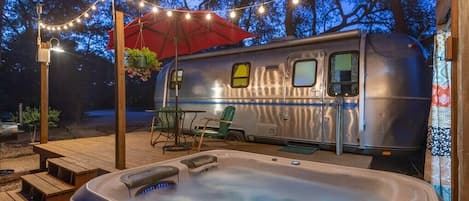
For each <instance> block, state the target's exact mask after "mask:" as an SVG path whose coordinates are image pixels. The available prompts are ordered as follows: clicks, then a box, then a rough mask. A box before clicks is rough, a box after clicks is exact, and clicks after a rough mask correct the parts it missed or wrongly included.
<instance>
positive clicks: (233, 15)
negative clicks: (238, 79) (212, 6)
mask: <svg viewBox="0 0 469 201" xmlns="http://www.w3.org/2000/svg"><path fill="white" fill-rule="evenodd" d="M235 17H236V11H234V10H232V11H231V12H230V18H231V19H234V18H235Z"/></svg>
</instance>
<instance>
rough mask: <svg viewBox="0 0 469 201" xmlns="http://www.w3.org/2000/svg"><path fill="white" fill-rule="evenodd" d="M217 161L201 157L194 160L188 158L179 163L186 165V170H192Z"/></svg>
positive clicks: (205, 156) (211, 157)
mask: <svg viewBox="0 0 469 201" xmlns="http://www.w3.org/2000/svg"><path fill="white" fill-rule="evenodd" d="M217 161H218V159H217V157H215V156H211V155H202V156H197V157H195V158H190V159H186V160H182V161H181V163H182V164H185V165H187V167H188V168H190V169H194V168H198V167H201V166H204V165H206V164H209V163H216V162H217Z"/></svg>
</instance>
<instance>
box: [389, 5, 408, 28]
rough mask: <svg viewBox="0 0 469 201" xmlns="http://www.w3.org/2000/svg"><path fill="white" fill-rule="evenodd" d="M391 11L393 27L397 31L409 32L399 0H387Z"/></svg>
mask: <svg viewBox="0 0 469 201" xmlns="http://www.w3.org/2000/svg"><path fill="white" fill-rule="evenodd" d="M389 2H390V3H391V11H392V15H393V18H394V22H395V29H396V32H398V33H405V34H408V33H409V28H408V26H407V22H406V19H405V14H404V9H403V6H402V2H401V0H389Z"/></svg>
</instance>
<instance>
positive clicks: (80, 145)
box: [33, 132, 371, 172]
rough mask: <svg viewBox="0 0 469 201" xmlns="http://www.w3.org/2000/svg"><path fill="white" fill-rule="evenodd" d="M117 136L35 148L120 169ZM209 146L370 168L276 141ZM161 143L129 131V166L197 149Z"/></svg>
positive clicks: (362, 159)
mask: <svg viewBox="0 0 469 201" xmlns="http://www.w3.org/2000/svg"><path fill="white" fill-rule="evenodd" d="M114 143H115V136H114V135H109V136H103V137H91V138H81V139H73V140H60V141H49V142H48V143H47V144H39V145H35V146H34V148H33V150H34V152H36V153H38V154H41V155H42V156H44V157H60V156H65V157H69V158H72V159H74V160H77V161H80V162H82V163H85V164H90V165H93V166H95V167H97V168H100V169H102V170H104V171H107V172H114V171H117V169H116V168H115V165H114V158H115V152H114V150H115V144H114ZM204 144H207V147H206V148H205V149H206V150H207V149H233V150H240V151H247V152H254V153H260V154H268V155H274V156H280V157H286V158H294V159H301V160H310V161H316V162H323V163H332V164H338V165H345V166H352V167H360V168H368V167H369V165H370V163H371V157H370V156H363V155H356V154H343V155H341V156H336V155H335V153H334V152H330V151H316V152H315V153H313V154H310V155H304V154H294V153H287V152H280V151H278V150H279V149H280V148H281V147H280V146H276V145H267V144H257V143H247V142H234V141H226V142H219V141H216V142H215V141H210V140H208V141H207V142H205V141H204ZM161 146H162V144H158V145H156V146H155V147H152V146H151V145H150V133H148V132H133V133H127V134H126V167H127V168H132V167H138V166H142V165H145V164H150V163H154V162H158V161H163V160H168V159H172V158H176V157H180V156H184V155H188V154H191V153H195V152H196V151H194V150H191V151H177V152H170V151H166V152H165V153H164V154H163V151H162V148H161Z"/></svg>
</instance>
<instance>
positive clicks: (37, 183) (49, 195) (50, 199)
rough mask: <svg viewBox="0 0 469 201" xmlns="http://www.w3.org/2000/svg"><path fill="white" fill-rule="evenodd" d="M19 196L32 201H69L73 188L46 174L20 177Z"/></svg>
mask: <svg viewBox="0 0 469 201" xmlns="http://www.w3.org/2000/svg"><path fill="white" fill-rule="evenodd" d="M21 180H22V189H21V192H20V193H21V194H22V195H23V196H24V197H26V198H28V199H29V200H32V201H61V200H69V199H70V197H71V196H72V194H73V191H74V190H75V187H74V186H72V185H70V184H67V183H65V182H63V181H61V180H59V179H57V178H55V177H53V176H52V175H49V174H47V172H41V173H36V174H28V175H23V176H21Z"/></svg>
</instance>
